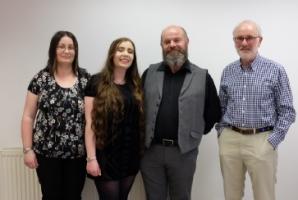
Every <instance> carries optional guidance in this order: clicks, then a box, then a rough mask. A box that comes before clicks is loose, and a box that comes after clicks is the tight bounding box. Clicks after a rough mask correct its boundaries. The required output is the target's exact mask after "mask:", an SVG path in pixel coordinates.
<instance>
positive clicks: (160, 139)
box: [141, 26, 220, 200]
mask: <svg viewBox="0 0 298 200" xmlns="http://www.w3.org/2000/svg"><path fill="white" fill-rule="evenodd" d="M188 42H189V39H188V36H187V34H186V32H185V30H184V29H183V28H182V27H180V26H169V27H167V28H165V29H164V30H163V31H162V34H161V47H162V51H163V62H160V63H157V64H153V65H151V66H150V67H149V68H148V69H147V70H146V71H145V73H144V74H143V77H142V78H143V81H144V92H145V112H146V147H147V149H146V151H145V154H144V157H143V159H142V162H141V172H142V176H143V180H144V185H145V190H146V196H147V200H165V199H167V194H168V193H169V194H170V199H171V200H188V199H190V198H191V187H192V181H193V175H194V172H195V168H196V160H197V155H198V145H199V144H200V141H201V137H202V135H203V134H206V133H208V132H209V131H210V130H211V129H212V127H213V125H214V123H215V122H217V121H219V119H220V103H219V98H218V96H217V92H216V88H215V85H214V83H213V80H212V78H211V76H210V75H209V74H208V72H207V70H205V69H202V68H199V67H197V66H196V65H194V64H192V63H191V62H190V61H189V60H188V56H187V50H188Z"/></svg>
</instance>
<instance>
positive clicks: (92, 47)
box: [0, 0, 298, 200]
mask: <svg viewBox="0 0 298 200" xmlns="http://www.w3.org/2000/svg"><path fill="white" fill-rule="evenodd" d="M287 1H288V2H287ZM297 10H298V3H297V2H296V3H295V1H294V0H292V1H291V0H271V1H270V0H263V1H260V0H250V1H247V0H245V1H242V0H226V1H221V0H218V2H217V1H216V0H206V1H203V0H184V1H182V0H163V1H162V0H150V1H148V0H126V1H115V0H97V1H95V0H94V1H92V0H90V1H88V0H85V1H80V0H48V1H46V0H44V1H41V0H26V1H22V0H19V1H17V0H0V81H1V84H0V91H1V103H0V110H1V114H0V121H1V123H0V148H4V147H19V146H21V141H20V119H21V114H22V110H23V105H24V98H25V94H26V88H27V85H28V83H29V81H30V79H31V78H32V76H33V75H34V74H35V73H37V72H38V71H39V70H40V69H41V68H42V67H44V66H45V64H46V61H47V50H48V46H49V42H50V38H51V37H52V35H53V34H54V33H55V32H56V31H57V30H61V29H64V30H69V31H71V32H73V33H74V34H75V35H76V37H77V39H78V42H79V47H80V53H79V60H80V65H81V66H82V67H85V68H87V69H88V70H89V71H90V72H91V73H95V72H97V71H98V70H99V69H100V68H101V66H102V64H103V62H104V60H105V57H106V54H107V49H108V47H109V44H110V43H111V41H112V40H114V39H115V38H116V37H119V36H128V37H130V38H131V39H133V40H134V41H135V43H136V47H137V56H138V64H139V67H140V71H141V72H143V71H144V70H145V69H146V68H147V67H148V65H149V64H150V63H154V62H159V61H160V60H161V48H160V46H159V40H160V33H161V30H162V29H163V28H164V27H165V26H167V25H169V24H179V25H182V26H183V27H185V29H186V30H187V32H188V34H189V38H190V46H189V57H190V60H191V61H192V62H194V63H196V64H197V65H199V66H201V67H204V68H208V70H209V73H210V74H211V75H212V77H213V79H214V81H215V83H216V86H217V88H218V86H219V81H220V75H221V72H222V69H223V67H224V66H225V65H227V64H228V63H230V62H232V61H233V60H235V59H237V54H236V52H235V50H234V47H233V42H232V35H231V32H232V29H233V28H234V26H235V25H236V24H237V23H238V22H239V21H241V20H243V19H247V18H249V19H253V20H255V21H257V22H258V23H259V24H260V25H261V27H262V29H263V35H264V40H263V43H262V46H261V49H260V53H261V54H262V55H264V56H266V57H269V58H271V59H273V60H275V61H277V62H280V63H282V64H283V65H284V66H285V69H286V71H287V73H288V76H289V79H290V83H291V86H292V90H293V95H294V103H295V107H296V108H297V96H298V90H297V88H298V81H297V80H296V77H295V75H296V74H295V72H296V71H297V70H296V69H295V68H296V67H297V46H298V42H297V38H296V37H297V35H298V28H297V19H298V12H297ZM296 73H297V72H296ZM297 130H298V127H297V124H294V125H293V126H292V127H291V129H290V131H289V133H288V135H287V137H286V140H285V141H284V142H283V143H282V144H281V145H280V148H279V166H278V182H277V199H286V200H297V199H298V192H297V179H298V171H297V169H298V157H297V156H296V155H295V154H294V153H293V152H295V151H296V150H297V148H295V144H296V143H297V142H296V141H297V139H298V135H297V134H295V132H297ZM217 151H218V147H217V138H216V134H215V131H212V132H211V133H210V134H209V135H207V136H205V137H204V138H203V141H202V144H201V146H200V155H199V158H198V162H197V171H196V175H195V180H194V185H193V199H204V200H222V199H224V198H223V189H222V178H221V174H220V168H219V160H218V152H217ZM88 187H89V186H88ZM247 188H249V187H247ZM249 199H252V194H251V190H250V189H247V191H246V194H245V200H249Z"/></svg>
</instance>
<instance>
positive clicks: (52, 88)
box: [28, 68, 90, 159]
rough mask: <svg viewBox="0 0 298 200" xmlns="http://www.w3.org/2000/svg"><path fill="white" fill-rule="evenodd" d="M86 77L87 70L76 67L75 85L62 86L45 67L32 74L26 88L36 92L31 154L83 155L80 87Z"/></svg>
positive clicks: (70, 157) (83, 125)
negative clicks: (32, 151)
mask: <svg viewBox="0 0 298 200" xmlns="http://www.w3.org/2000/svg"><path fill="white" fill-rule="evenodd" d="M89 78H90V75H89V73H87V71H86V70H84V69H82V68H79V70H78V78H77V80H76V82H75V84H74V85H73V86H72V87H70V88H63V87H61V86H59V85H58V84H57V82H56V81H55V79H54V77H53V76H52V75H51V74H50V73H49V71H48V70H47V69H46V68H45V69H43V70H41V71H40V72H39V73H38V74H36V75H35V76H34V77H33V79H32V80H31V82H30V84H29V87H28V90H29V91H30V92H32V93H34V94H36V95H38V105H37V107H38V111H37V115H36V119H35V124H34V128H33V149H34V151H35V153H37V154H40V155H43V156H45V157H49V158H62V159H74V158H80V157H83V156H85V145H84V129H85V114H84V112H85V109H84V95H85V94H84V90H85V87H86V85H87V82H88V80H89Z"/></svg>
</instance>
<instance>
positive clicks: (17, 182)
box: [0, 148, 41, 200]
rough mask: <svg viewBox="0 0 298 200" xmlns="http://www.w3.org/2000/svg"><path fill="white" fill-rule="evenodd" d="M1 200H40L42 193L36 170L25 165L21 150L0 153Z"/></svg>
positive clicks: (12, 149)
mask: <svg viewBox="0 0 298 200" xmlns="http://www.w3.org/2000/svg"><path fill="white" fill-rule="evenodd" d="M0 174H1V176H0V177H1V178H0V188H1V190H0V191H1V194H0V199H1V200H40V199H41V192H40V186H39V183H38V180H37V176H36V172H35V170H31V169H29V168H27V167H26V166H25V165H24V161H23V153H22V149H21V148H8V149H2V150H1V151H0Z"/></svg>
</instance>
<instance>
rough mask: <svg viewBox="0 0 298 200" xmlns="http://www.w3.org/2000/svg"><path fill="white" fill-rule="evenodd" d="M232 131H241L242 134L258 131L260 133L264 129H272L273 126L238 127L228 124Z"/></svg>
mask: <svg viewBox="0 0 298 200" xmlns="http://www.w3.org/2000/svg"><path fill="white" fill-rule="evenodd" d="M229 127H230V128H231V129H232V130H233V131H236V132H238V133H241V134H243V135H253V134H258V133H262V132H265V131H272V130H273V126H266V127H263V128H244V129H243V128H238V127H235V126H231V125H230V126H229Z"/></svg>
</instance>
